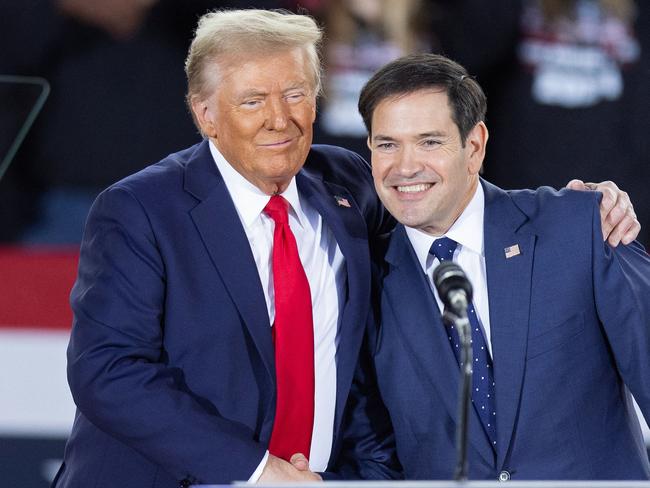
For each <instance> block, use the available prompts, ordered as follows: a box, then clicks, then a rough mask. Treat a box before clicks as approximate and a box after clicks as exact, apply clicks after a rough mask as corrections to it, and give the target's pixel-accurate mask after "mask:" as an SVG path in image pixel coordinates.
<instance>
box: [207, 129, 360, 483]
mask: <svg viewBox="0 0 650 488" xmlns="http://www.w3.org/2000/svg"><path fill="white" fill-rule="evenodd" d="M210 152H211V153H212V157H213V158H214V160H215V162H216V164H217V167H218V168H219V172H220V173H221V176H222V177H223V179H224V182H225V184H226V188H227V189H228V192H229V193H230V196H231V198H232V200H233V203H234V205H235V209H236V210H237V215H238V216H239V219H240V220H241V223H242V226H243V227H244V231H245V232H246V236H247V237H248V242H249V243H250V247H251V251H252V252H253V257H254V258H255V264H256V266H257V271H258V273H259V276H260V281H261V283H262V288H263V290H264V298H265V299H266V306H267V310H268V314H269V322H270V323H271V324H273V321H274V319H275V303H274V292H273V267H272V249H273V230H274V227H275V223H274V222H273V219H271V217H269V216H268V215H266V214H265V213H264V211H263V210H264V207H265V206H266V204H267V203H268V202H269V199H270V198H271V197H270V196H269V195H266V194H265V193H263V192H262V191H261V190H260V189H259V188H257V187H256V186H254V185H253V184H252V183H250V182H249V181H248V180H247V179H246V178H244V177H243V176H242V175H241V174H240V173H238V172H237V171H236V170H235V169H234V168H233V167H232V166H231V165H230V164H229V163H228V162H227V161H226V160H225V159H224V157H223V156H222V155H221V153H219V150H218V149H217V148H216V146H215V145H214V144H213V143H212V141H210ZM282 196H283V197H284V198H285V199H286V200H287V201H288V202H289V205H290V208H289V226H290V227H291V231H292V232H293V234H294V236H295V237H296V243H297V245H298V254H299V255H300V261H301V262H302V265H303V267H304V269H305V274H306V275H307V279H308V281H309V288H310V291H311V301H312V309H313V320H314V374H315V378H314V379H315V385H314V386H315V394H314V428H313V431H312V440H311V453H310V456H309V467H310V468H311V470H312V471H324V470H325V468H326V467H327V462H328V460H329V457H330V453H331V449H332V436H333V432H334V408H335V404H336V402H335V398H336V360H335V356H336V338H337V330H338V322H339V316H340V309H341V306H342V304H343V300H344V297H345V289H346V285H347V273H346V268H345V265H344V264H345V260H344V257H343V254H342V253H341V250H340V248H339V246H338V244H337V242H336V239H335V238H334V234H333V233H332V232H331V230H330V229H329V227H328V226H327V225H326V224H325V222H324V221H323V219H322V217H321V216H320V214H319V213H318V212H317V211H316V209H314V208H313V207H312V206H311V205H309V203H308V202H307V201H306V200H305V199H304V198H301V197H300V195H299V194H298V187H297V185H296V179H295V178H293V179H292V180H291V183H290V184H289V186H288V188H287V189H286V190H285V191H284V192H283V193H282ZM215 218H216V217H215ZM267 458H268V451H267V453H266V454H265V456H264V458H263V459H262V461H261V462H260V464H259V466H258V468H257V469H256V470H255V472H254V473H253V475H252V476H251V478H250V479H249V481H253V482H254V481H257V479H259V476H260V475H261V473H262V470H263V468H264V465H265V464H266V460H267Z"/></svg>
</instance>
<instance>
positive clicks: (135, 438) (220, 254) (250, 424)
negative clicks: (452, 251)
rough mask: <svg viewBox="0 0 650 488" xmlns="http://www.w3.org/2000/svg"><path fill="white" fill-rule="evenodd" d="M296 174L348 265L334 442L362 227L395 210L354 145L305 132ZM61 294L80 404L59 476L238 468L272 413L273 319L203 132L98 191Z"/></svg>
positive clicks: (251, 456)
mask: <svg viewBox="0 0 650 488" xmlns="http://www.w3.org/2000/svg"><path fill="white" fill-rule="evenodd" d="M296 180H297V185H298V190H299V192H300V194H301V196H302V197H304V198H306V199H307V200H308V201H309V203H310V204H311V205H312V206H313V207H314V208H316V209H317V210H318V212H319V213H320V214H321V215H322V216H323V219H324V221H325V222H326V224H327V225H328V226H329V227H330V228H331V230H332V231H333V233H334V235H335V237H336V240H337V242H338V244H339V246H340V248H341V251H342V253H343V255H344V256H345V265H346V267H347V276H348V280H347V293H346V301H345V303H344V304H343V307H342V313H341V316H340V319H339V331H338V338H339V343H338V349H337V354H336V361H337V394H336V410H335V426H334V446H333V454H332V456H333V457H335V456H336V452H337V450H338V448H339V447H338V446H339V444H340V436H339V435H338V431H339V427H340V425H341V418H342V414H343V407H344V406H345V403H346V399H347V397H348V393H349V390H350V384H351V381H352V376H353V372H354V367H355V365H356V362H357V357H358V353H359V348H360V345H361V341H362V335H363V328H364V325H365V322H366V318H367V315H368V310H369V303H370V258H369V253H368V236H369V235H374V234H375V233H377V232H382V231H383V230H382V228H383V227H382V226H386V225H390V220H388V219H386V214H385V212H384V210H383V207H382V206H381V205H380V203H379V201H378V200H377V197H376V195H375V193H374V191H373V189H372V180H371V176H370V171H369V166H368V164H367V163H366V162H365V161H363V159H362V158H360V157H359V156H358V155H356V154H354V153H351V152H349V151H345V150H343V149H340V148H335V147H328V146H314V147H313V148H312V150H311V152H310V154H309V156H308V160H307V162H306V164H305V166H304V168H303V169H302V170H301V171H300V173H299V174H298V175H297V177H296ZM335 197H342V198H345V199H347V201H348V202H349V203H350V207H346V206H342V205H339V204H337V199H336V198H335ZM71 302H72V307H73V310H74V317H75V319H74V325H73V329H72V337H71V340H70V345H69V349H68V379H69V383H70V388H71V390H72V395H73V397H74V400H75V402H76V404H77V407H78V409H77V415H76V418H75V422H74V427H73V430H72V434H71V436H70V439H69V442H68V445H67V447H66V452H65V459H64V465H63V466H62V468H61V470H60V472H59V475H58V479H57V481H55V486H57V487H84V488H87V487H89V486H93V487H97V488H99V487H115V486H119V487H121V488H128V487H133V488H143V487H170V488H171V487H173V486H178V484H179V482H186V483H190V482H191V483H228V482H230V481H232V480H246V479H248V477H249V476H250V475H251V474H252V472H253V471H254V469H255V468H256V467H257V465H258V464H259V462H260V460H261V459H262V456H263V454H264V451H265V450H266V448H267V445H268V441H269V437H270V434H271V429H272V426H273V417H274V411H275V384H274V383H275V371H274V352H273V344H272V340H271V327H270V324H269V318H268V314H267V309H266V305H265V300H264V295H263V291H262V286H261V284H260V280H259V276H258V273H257V268H256V266H255V262H254V260H253V255H252V253H251V251H250V246H249V243H248V240H247V238H246V234H245V232H244V230H243V228H242V225H241V223H240V221H239V218H238V216H237V213H236V210H235V207H234V205H233V202H232V200H231V197H230V195H229V193H228V191H227V189H226V187H225V184H224V182H223V179H222V178H221V175H220V174H219V172H218V170H217V167H216V165H215V163H214V160H213V159H212V156H211V155H210V152H209V147H208V144H207V142H206V141H204V142H202V143H201V144H198V145H196V146H193V147H191V148H189V149H186V150H184V151H181V152H179V153H176V154H172V155H170V156H169V157H167V158H165V159H164V160H162V161H161V162H159V163H158V164H155V165H153V166H150V167H148V168H147V169H145V170H143V171H141V172H139V173H136V174H135V175H133V176H130V177H128V178H126V179H124V180H122V181H120V182H118V183H116V184H115V185H113V186H111V187H110V188H109V189H107V190H106V191H104V192H103V193H102V194H101V195H100V196H99V197H98V199H97V201H96V202H95V204H94V206H93V208H92V210H91V212H90V215H89V217H88V222H87V225H86V230H85V235H84V239H83V243H82V247H81V257H80V263H79V275H78V279H77V282H76V284H75V286H74V289H73V291H72V295H71ZM332 401H334V399H332Z"/></svg>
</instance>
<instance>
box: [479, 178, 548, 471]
mask: <svg viewBox="0 0 650 488" xmlns="http://www.w3.org/2000/svg"><path fill="white" fill-rule="evenodd" d="M483 186H484V188H485V217H484V229H485V235H484V243H485V264H486V269H487V288H488V295H489V304H490V330H491V341H492V355H493V359H494V376H495V378H494V381H495V383H496V412H497V468H498V469H500V468H501V467H502V466H503V462H504V460H505V458H506V455H507V452H508V448H509V445H510V442H511V439H512V434H513V430H514V426H515V423H516V417H517V414H518V412H519V402H520V397H521V388H522V381H523V377H524V370H525V365H526V362H525V361H526V345H527V341H528V317H529V310H530V296H531V279H532V265H533V256H534V251H535V239H536V236H535V234H534V233H533V232H532V231H531V229H530V228H529V227H528V226H527V225H525V222H526V221H527V220H528V218H527V217H526V216H525V215H524V214H523V213H522V212H521V211H520V210H519V209H518V208H517V207H516V206H515V205H514V203H513V202H512V200H511V198H510V196H509V195H508V194H507V193H505V192H504V191H502V190H500V189H498V188H497V187H495V186H493V185H491V184H489V183H487V182H483ZM514 245H516V246H518V247H519V248H518V253H512V252H510V253H508V254H509V255H510V257H507V256H506V248H511V247H512V246H514ZM513 254H514V255H513Z"/></svg>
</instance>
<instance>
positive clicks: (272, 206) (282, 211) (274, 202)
mask: <svg viewBox="0 0 650 488" xmlns="http://www.w3.org/2000/svg"><path fill="white" fill-rule="evenodd" d="M287 205H288V202H287V201H286V200H285V199H284V197H281V196H280V195H273V196H272V197H271V199H270V200H269V203H267V204H266V207H264V213H266V215H268V216H269V217H271V218H272V219H273V220H274V221H275V223H276V224H286V223H287V222H288V220H289V216H288V214H287Z"/></svg>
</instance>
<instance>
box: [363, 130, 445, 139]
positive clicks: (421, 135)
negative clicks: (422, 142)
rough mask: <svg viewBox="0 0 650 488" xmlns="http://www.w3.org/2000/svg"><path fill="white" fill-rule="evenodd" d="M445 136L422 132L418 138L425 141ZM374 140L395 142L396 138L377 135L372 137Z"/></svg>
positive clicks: (440, 133) (436, 132) (437, 132)
mask: <svg viewBox="0 0 650 488" xmlns="http://www.w3.org/2000/svg"><path fill="white" fill-rule="evenodd" d="M445 136H447V133H446V132H442V131H437V130H434V131H430V132H421V133H420V134H418V135H417V138H418V139H423V138H426V137H445ZM372 140H373V141H394V140H395V138H394V137H391V136H389V135H385V134H376V135H374V136H372Z"/></svg>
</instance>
